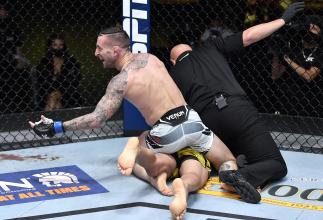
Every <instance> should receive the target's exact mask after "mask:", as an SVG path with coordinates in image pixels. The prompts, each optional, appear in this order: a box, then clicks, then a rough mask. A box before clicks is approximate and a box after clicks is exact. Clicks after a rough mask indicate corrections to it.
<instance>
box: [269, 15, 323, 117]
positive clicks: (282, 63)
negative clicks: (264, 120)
mask: <svg viewBox="0 0 323 220" xmlns="http://www.w3.org/2000/svg"><path fill="white" fill-rule="evenodd" d="M287 33H291V34H287ZM279 36H280V38H286V39H284V40H282V42H280V43H279V45H280V47H279V48H277V49H276V50H275V51H274V53H273V54H274V56H273V60H272V73H271V74H272V75H271V78H272V79H273V80H276V84H277V85H280V87H281V90H282V91H281V93H282V96H284V97H287V100H286V101H285V102H283V103H282V104H281V106H282V109H280V110H279V111H280V112H283V114H289V115H299V116H311V117H322V116H323V108H322V107H323V105H322V104H323V103H322V100H323V92H322V88H323V77H322V68H323V51H322V17H319V16H317V15H309V16H306V18H305V19H302V20H301V21H300V22H297V23H295V24H292V25H291V26H290V28H289V29H288V30H287V31H285V32H283V33H282V34H280V35H279ZM286 36H287V37H286ZM282 43H284V44H285V45H286V46H283V45H282ZM284 47H286V48H285V49H284ZM282 48H283V49H282Z"/></svg>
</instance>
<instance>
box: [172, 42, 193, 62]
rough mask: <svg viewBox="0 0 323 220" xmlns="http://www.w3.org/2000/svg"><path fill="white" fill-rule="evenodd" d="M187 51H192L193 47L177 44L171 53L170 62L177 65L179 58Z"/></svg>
mask: <svg viewBox="0 0 323 220" xmlns="http://www.w3.org/2000/svg"><path fill="white" fill-rule="evenodd" d="M186 51H192V47H191V46H190V45H188V44H177V45H176V46H174V47H173V48H172V49H171V51H170V62H171V63H172V64H173V65H175V64H176V60H177V58H178V57H179V56H180V55H181V54H183V53H184V52H186Z"/></svg>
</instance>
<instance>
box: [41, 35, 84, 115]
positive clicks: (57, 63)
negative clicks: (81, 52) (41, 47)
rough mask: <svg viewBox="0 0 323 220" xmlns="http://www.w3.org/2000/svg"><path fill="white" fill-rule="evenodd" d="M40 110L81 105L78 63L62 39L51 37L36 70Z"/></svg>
mask: <svg viewBox="0 0 323 220" xmlns="http://www.w3.org/2000/svg"><path fill="white" fill-rule="evenodd" d="M36 71H37V75H38V80H37V81H38V85H39V91H38V92H39V96H40V107H41V109H43V110H45V111H52V110H55V109H60V108H69V107H75V106H79V105H80V94H79V92H78V87H79V83H80V80H81V73H80V64H79V63H78V61H77V60H76V59H75V58H74V57H73V55H70V54H69V53H68V51H67V45H66V42H65V40H64V38H63V36H61V35H59V34H52V35H50V37H49V38H48V40H47V47H46V54H45V56H44V57H43V58H42V59H41V60H40V63H39V64H38V65H37V67H36Z"/></svg>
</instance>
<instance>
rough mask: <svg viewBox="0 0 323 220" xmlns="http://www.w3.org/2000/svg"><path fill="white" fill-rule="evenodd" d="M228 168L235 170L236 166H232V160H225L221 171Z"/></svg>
mask: <svg viewBox="0 0 323 220" xmlns="http://www.w3.org/2000/svg"><path fill="white" fill-rule="evenodd" d="M226 170H234V167H233V166H232V161H226V162H224V163H223V164H222V165H221V166H220V168H219V172H221V171H226Z"/></svg>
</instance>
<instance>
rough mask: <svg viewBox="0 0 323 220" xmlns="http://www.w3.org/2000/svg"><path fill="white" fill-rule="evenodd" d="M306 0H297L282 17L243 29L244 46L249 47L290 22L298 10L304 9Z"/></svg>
mask: <svg viewBox="0 0 323 220" xmlns="http://www.w3.org/2000/svg"><path fill="white" fill-rule="evenodd" d="M304 6H305V4H304V2H295V3H293V4H290V5H289V7H288V8H287V9H286V11H285V12H284V13H283V15H282V17H281V18H279V19H276V20H274V21H271V22H268V23H262V24H258V25H255V26H252V27H250V28H248V29H247V30H245V31H243V34H242V39H243V46H244V47H247V46H249V45H250V44H253V43H255V42H257V41H260V40H262V39H264V38H266V37H268V36H269V35H271V34H272V33H274V32H275V31H277V30H278V29H279V28H281V27H282V26H284V25H285V24H286V23H288V22H289V21H290V20H291V19H292V18H293V17H294V16H295V15H296V14H297V13H298V12H300V11H302V10H303V9H304Z"/></svg>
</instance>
